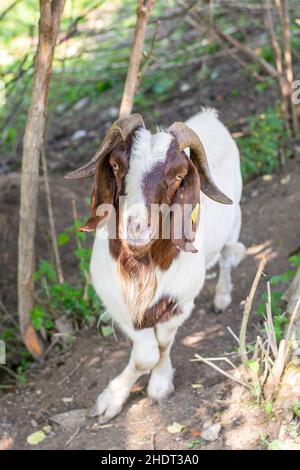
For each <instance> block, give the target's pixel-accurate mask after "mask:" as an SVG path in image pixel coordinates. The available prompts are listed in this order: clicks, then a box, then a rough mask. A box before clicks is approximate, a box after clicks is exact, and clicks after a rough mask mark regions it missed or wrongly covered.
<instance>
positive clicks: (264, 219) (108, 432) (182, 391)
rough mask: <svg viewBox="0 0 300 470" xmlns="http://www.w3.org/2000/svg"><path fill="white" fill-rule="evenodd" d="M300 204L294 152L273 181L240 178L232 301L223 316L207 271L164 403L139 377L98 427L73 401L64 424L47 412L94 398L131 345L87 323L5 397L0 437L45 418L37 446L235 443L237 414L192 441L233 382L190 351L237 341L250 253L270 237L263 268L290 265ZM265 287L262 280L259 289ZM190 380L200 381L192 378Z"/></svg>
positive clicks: (22, 439) (210, 351)
mask: <svg viewBox="0 0 300 470" xmlns="http://www.w3.org/2000/svg"><path fill="white" fill-rule="evenodd" d="M57 197H59V195H57ZM80 197H82V190H81V192H80ZM299 207H300V172H299V164H298V165H297V164H296V163H295V162H294V163H291V164H290V165H289V166H288V167H287V169H286V171H285V172H284V173H281V174H280V175H276V176H274V177H273V179H272V180H271V181H263V180H262V179H258V180H256V181H254V182H252V183H250V184H248V185H247V187H246V188H245V193H244V198H243V219H244V222H243V231H242V237H241V238H242V241H243V242H244V243H245V244H246V245H247V247H249V250H248V251H249V253H248V256H247V258H246V259H245V261H244V262H243V263H242V264H241V265H240V267H239V268H238V269H237V270H236V272H235V273H234V285H235V288H234V296H233V303H232V305H231V307H230V308H229V309H228V311H227V312H226V313H225V314H223V315H221V316H216V315H215V314H214V313H212V311H211V309H212V298H213V289H214V285H215V279H209V280H208V281H207V284H206V286H205V288H204V290H203V292H202V293H201V296H200V298H199V299H198V301H197V306H196V308H195V312H194V314H193V316H192V317H191V318H190V319H189V320H188V321H187V322H186V324H185V325H184V326H183V327H182V328H181V330H180V331H179V333H178V337H177V341H176V344H175V346H174V348H173V351H172V358H173V364H174V367H175V368H176V374H175V387H176V391H175V394H174V395H173V396H171V397H170V398H169V399H168V400H167V401H166V402H165V403H164V404H162V405H152V406H151V404H150V403H149V401H148V399H147V397H146V395H145V392H144V390H143V386H144V385H145V384H146V378H145V379H143V380H141V381H140V382H139V383H138V386H137V387H136V388H135V390H134V391H133V393H132V395H131V397H130V400H129V402H128V403H127V405H126V406H125V408H124V410H123V412H122V413H121V414H120V415H119V416H118V417H116V418H115V419H114V420H113V421H112V422H111V423H109V426H108V427H104V428H100V427H99V426H97V422H96V420H91V421H90V420H86V419H84V418H83V417H82V413H80V412H78V411H77V412H75V413H76V414H77V416H75V418H74V416H73V418H74V419H72V420H70V419H69V420H65V422H64V425H63V426H62V425H59V424H54V423H53V422H51V421H50V418H51V417H53V415H56V414H58V413H62V412H66V411H69V410H80V409H85V408H87V407H88V406H90V405H92V403H93V402H94V400H95V398H96V396H97V395H98V393H99V392H100V391H101V390H102V389H103V388H104V387H105V386H106V384H107V382H108V381H109V379H111V378H113V377H114V376H115V375H116V374H117V373H118V372H119V371H120V370H121V369H122V368H123V367H124V365H125V364H126V361H127V358H128V354H129V347H130V345H129V342H128V341H127V340H126V339H124V338H123V337H122V334H121V333H119V332H117V336H118V341H115V339H114V338H113V337H109V338H108V339H103V338H101V337H99V335H98V334H97V332H96V331H95V328H93V329H92V330H89V331H86V332H84V333H82V334H80V335H79V336H78V338H77V340H76V341H75V344H74V346H73V347H72V349H71V350H70V351H69V352H68V353H66V354H65V355H64V356H62V357H60V358H59V359H54V358H53V359H49V360H48V361H46V363H45V364H44V365H43V366H42V367H41V366H39V367H38V368H37V369H36V371H35V372H34V373H33V375H32V384H31V385H30V384H29V385H27V386H26V387H24V388H22V389H19V390H17V391H16V392H14V393H9V394H7V395H5V396H3V397H2V399H1V401H0V437H1V435H3V434H5V433H6V434H8V435H9V436H11V437H12V438H13V440H14V448H15V449H26V448H29V445H28V444H26V437H27V436H28V435H29V434H30V433H32V432H34V431H36V430H39V429H42V428H43V426H45V425H48V424H50V425H51V433H50V434H49V435H48V436H47V437H46V439H45V440H44V441H43V442H42V443H41V444H39V445H38V446H36V448H39V449H63V448H70V449H151V447H152V446H153V445H155V448H156V449H186V448H187V447H188V446H189V445H191V442H192V443H193V444H194V446H195V448H201V449H210V448H214V449H224V448H236V447H238V445H236V446H233V444H232V441H231V440H230V439H229V435H230V432H231V431H232V430H233V429H236V433H237V436H238V433H239V424H240V423H239V421H238V416H237V419H236V421H235V420H233V421H232V423H230V425H228V426H227V427H226V426H225V427H223V428H222V430H221V432H220V435H219V438H218V439H217V440H216V441H214V442H211V443H209V442H202V443H199V434H200V431H201V430H202V429H203V427H204V426H205V425H207V424H210V423H214V422H219V421H220V419H221V416H222V413H223V411H224V410H225V409H226V407H227V405H228V400H229V399H230V391H231V386H232V384H231V383H230V382H229V381H228V380H224V378H223V377H222V376H221V375H219V374H218V373H217V372H215V371H214V370H212V369H210V368H208V367H206V366H205V365H200V364H199V363H196V362H191V361H190V359H191V358H192V357H193V356H194V354H195V353H196V352H199V353H201V354H202V355H203V356H207V357H212V356H218V355H223V354H224V352H225V351H226V352H230V351H234V348H235V347H236V344H235V340H234V339H233V337H232V336H231V335H230V334H229V333H228V331H227V329H226V327H227V326H230V327H231V328H232V329H233V331H235V332H236V333H237V332H238V330H239V324H240V318H241V306H240V303H241V301H242V300H244V299H245V297H246V296H247V294H248V291H249V288H250V284H251V282H252V279H253V277H254V275H255V272H256V266H257V259H255V258H256V256H257V255H258V254H259V253H261V252H262V251H263V250H264V249H266V248H267V247H269V248H270V249H271V250H272V251H273V254H274V259H273V260H272V261H271V262H270V263H269V264H268V266H267V270H266V272H267V275H268V276H269V275H271V274H274V273H278V272H282V271H283V270H285V269H286V268H287V267H288V262H287V257H288V255H289V253H290V252H292V251H293V250H294V249H296V248H297V247H298V246H299V235H300V220H299ZM214 272H215V271H213V272H212V273H214ZM212 273H210V274H212ZM210 277H212V276H210ZM264 288H265V284H264V282H262V283H261V285H260V287H259V292H258V295H257V298H259V295H260V294H261V292H262V291H263V289H264ZM257 327H258V318H257V317H255V315H253V317H252V325H251V328H250V335H252V337H254V335H255V332H256V328H257ZM233 357H234V356H233ZM192 384H201V385H202V386H201V387H198V388H195V387H192ZM66 399H67V400H66ZM68 399H69V400H68ZM73 413H74V412H73ZM71 421H72V422H71ZM174 421H176V422H178V423H180V424H182V425H183V426H184V427H185V428H184V429H183V431H182V432H180V433H177V434H170V433H169V432H168V431H167V426H168V425H170V424H172V423H173V422H174ZM250 434H251V433H250ZM197 439H198V441H197ZM237 441H238V439H237ZM260 446H261V443H260V442H259V440H258V439H257V437H256V438H255V439H254V440H253V439H252V441H251V436H250V437H249V441H248V447H252V448H258V447H260Z"/></svg>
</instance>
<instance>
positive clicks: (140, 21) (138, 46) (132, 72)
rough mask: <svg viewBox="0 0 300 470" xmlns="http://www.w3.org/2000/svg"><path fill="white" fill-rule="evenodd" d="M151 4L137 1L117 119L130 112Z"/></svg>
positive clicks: (148, 0)
mask: <svg viewBox="0 0 300 470" xmlns="http://www.w3.org/2000/svg"><path fill="white" fill-rule="evenodd" d="M153 4H154V0H146V3H145V4H144V1H143V0H138V8H137V20H136V26H135V30H134V36H133V44H132V48H131V52H130V59H129V67H128V73H127V77H126V82H125V87H124V92H123V97H122V101H121V106H120V112H119V117H124V116H129V115H130V114H131V111H132V107H133V99H134V95H135V92H136V88H137V83H138V74H139V69H140V64H141V60H142V54H143V47H144V41H145V35H146V27H147V22H148V19H149V16H150V13H151V10H152V7H153Z"/></svg>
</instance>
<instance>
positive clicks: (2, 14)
mask: <svg viewBox="0 0 300 470" xmlns="http://www.w3.org/2000/svg"><path fill="white" fill-rule="evenodd" d="M20 2H21V0H15V1H14V2H13V3H12V4H11V5H9V6H8V7H7V8H6V9H5V10H4V11H2V13H0V21H2V20H3V19H4V18H5V16H6V15H7V14H8V13H9V12H10V11H11V10H12V9H13V8H14V7H15V6H16V5H18V3H20Z"/></svg>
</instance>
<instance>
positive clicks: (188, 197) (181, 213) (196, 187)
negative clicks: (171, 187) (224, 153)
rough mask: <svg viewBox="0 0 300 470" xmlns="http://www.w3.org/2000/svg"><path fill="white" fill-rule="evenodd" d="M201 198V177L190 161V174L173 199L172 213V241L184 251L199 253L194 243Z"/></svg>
mask: <svg viewBox="0 0 300 470" xmlns="http://www.w3.org/2000/svg"><path fill="white" fill-rule="evenodd" d="M199 197H200V179H199V175H198V172H197V169H196V167H195V165H194V163H193V162H192V161H191V160H189V169H188V173H187V175H186V176H185V178H184V180H183V181H182V184H181V186H180V187H179V188H178V190H177V191H176V193H175V196H174V199H173V205H174V208H175V211H174V212H172V213H171V240H172V242H173V243H174V245H175V246H177V248H179V249H180V250H182V251H186V252H191V253H196V252H197V249H196V248H195V246H194V245H193V242H194V240H195V234H196V229H197V227H198V223H199V212H200V201H199ZM176 207H177V209H178V212H177V211H176Z"/></svg>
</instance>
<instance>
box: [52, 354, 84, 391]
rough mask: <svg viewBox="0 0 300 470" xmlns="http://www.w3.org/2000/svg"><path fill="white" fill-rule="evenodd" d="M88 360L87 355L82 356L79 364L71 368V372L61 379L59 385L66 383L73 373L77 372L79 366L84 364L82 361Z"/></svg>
mask: <svg viewBox="0 0 300 470" xmlns="http://www.w3.org/2000/svg"><path fill="white" fill-rule="evenodd" d="M85 360H86V357H82V358H81V359H80V361H79V362H78V364H77V365H76V366H75V367H74V369H72V370H71V372H70V373H69V374H67V375H66V376H65V377H64V378H63V379H62V380H60V381H59V382H58V384H57V385H62V384H63V383H65V382H66V381H67V380H69V379H70V378H71V377H72V375H74V374H75V372H77V370H78V369H79V367H80V366H81V365H82V363H83V362H84V361H85Z"/></svg>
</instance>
